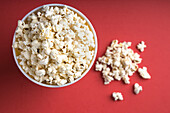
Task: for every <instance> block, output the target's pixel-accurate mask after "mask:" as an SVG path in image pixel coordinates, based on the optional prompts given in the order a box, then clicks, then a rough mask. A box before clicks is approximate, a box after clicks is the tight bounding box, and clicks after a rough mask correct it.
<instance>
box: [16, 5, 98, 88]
mask: <svg viewBox="0 0 170 113" xmlns="http://www.w3.org/2000/svg"><path fill="white" fill-rule="evenodd" d="M46 5H47V6H58V7H64V6H67V5H64V4H46ZM42 7H43V6H40V7H37V8H35V9H33V10H32V11H30V12H29V13H28V14H26V15H25V16H24V18H23V19H22V21H25V19H26V18H27V17H28V16H29V15H30V14H31V13H33V12H36V11H37V10H39V9H41V8H42ZM67 7H68V8H69V9H71V10H72V11H74V12H76V13H77V14H78V15H80V16H81V17H82V18H83V19H85V20H86V21H87V23H88V25H89V27H90V29H91V31H92V32H93V35H94V40H95V53H94V56H93V59H92V61H91V63H90V65H89V67H88V69H87V70H85V72H84V73H83V74H82V76H81V77H79V78H77V79H76V80H74V82H71V83H67V84H64V85H61V86H58V85H48V84H44V83H40V82H38V81H36V80H34V79H33V78H31V77H30V76H29V75H28V74H26V73H25V72H24V70H23V69H22V68H21V66H20V65H19V63H18V60H17V58H16V53H15V48H13V56H14V59H15V62H16V64H17V66H18V68H19V69H20V71H21V72H22V73H23V74H24V75H25V76H26V77H27V78H28V79H29V80H31V81H32V82H34V83H36V84H38V85H40V86H44V87H50V88H58V87H65V86H68V85H71V84H74V83H75V82H77V81H79V80H80V79H81V78H83V77H84V76H85V75H86V74H87V72H88V71H89V70H90V69H91V67H92V65H93V63H94V60H95V58H96V54H97V46H98V45H97V36H96V32H95V30H94V28H93V26H92V24H91V22H90V21H89V20H88V19H87V17H86V16H85V15H84V14H82V13H81V12H80V11H78V10H77V9H75V8H73V7H71V6H67ZM14 42H15V33H14V36H13V43H14Z"/></svg>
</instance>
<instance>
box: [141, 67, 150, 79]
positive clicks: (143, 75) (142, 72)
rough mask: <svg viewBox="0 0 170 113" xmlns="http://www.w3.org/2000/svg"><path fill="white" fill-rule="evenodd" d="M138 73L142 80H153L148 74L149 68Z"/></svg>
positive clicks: (144, 68)
mask: <svg viewBox="0 0 170 113" xmlns="http://www.w3.org/2000/svg"><path fill="white" fill-rule="evenodd" d="M138 72H139V74H140V76H141V77H142V78H144V79H151V76H150V74H149V73H148V72H147V67H143V69H142V68H139V69H138Z"/></svg>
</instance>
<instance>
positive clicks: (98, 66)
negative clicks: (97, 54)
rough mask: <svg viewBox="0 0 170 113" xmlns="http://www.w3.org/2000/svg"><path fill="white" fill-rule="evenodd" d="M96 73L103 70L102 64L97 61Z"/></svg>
mask: <svg viewBox="0 0 170 113" xmlns="http://www.w3.org/2000/svg"><path fill="white" fill-rule="evenodd" d="M95 66H96V71H102V68H103V65H102V64H99V62H98V61H97V62H96V65H95Z"/></svg>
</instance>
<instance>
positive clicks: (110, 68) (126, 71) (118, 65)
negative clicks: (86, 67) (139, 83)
mask: <svg viewBox="0 0 170 113" xmlns="http://www.w3.org/2000/svg"><path fill="white" fill-rule="evenodd" d="M130 46H131V42H122V43H118V40H113V41H112V43H111V46H108V47H107V50H106V53H105V55H104V56H102V57H99V58H98V61H97V62H96V65H95V67H96V71H102V74H103V78H104V84H109V83H110V82H111V81H113V80H114V79H116V80H118V81H120V80H123V81H124V83H125V84H130V78H129V76H132V75H133V73H134V72H135V71H136V70H137V69H138V64H140V63H141V61H142V59H141V58H140V55H139V54H138V53H135V52H134V51H133V50H132V49H130V48H129V47H130Z"/></svg>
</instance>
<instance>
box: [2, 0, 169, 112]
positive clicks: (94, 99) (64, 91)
mask: <svg viewBox="0 0 170 113" xmlns="http://www.w3.org/2000/svg"><path fill="white" fill-rule="evenodd" d="M46 3H64V4H67V5H70V6H73V7H75V8H77V9H78V10H80V11H81V12H82V13H84V14H85V15H86V16H87V17H88V18H89V20H90V21H91V22H92V24H93V25H94V28H95V30H96V32H97V36H98V44H99V47H98V54H97V57H99V56H101V55H102V54H103V53H104V51H105V49H106V46H108V45H109V44H110V42H111V41H112V40H113V39H118V40H120V41H131V42H132V43H133V44H132V48H133V49H134V50H135V51H137V50H136V48H135V46H136V44H137V43H138V42H140V41H141V40H144V41H145V42H146V44H147V46H148V47H147V48H146V50H145V51H144V52H143V53H141V56H142V58H143V62H142V63H141V65H140V66H147V67H148V70H149V73H150V74H151V75H152V79H151V80H143V79H141V78H140V77H139V76H138V74H137V73H136V74H134V75H133V76H132V77H131V84H130V85H125V84H123V83H122V82H117V81H114V82H112V83H111V84H109V85H107V86H105V85H103V80H102V77H101V74H100V73H99V72H95V71H94V66H93V67H92V69H91V70H90V71H89V73H88V74H87V75H86V76H85V77H84V78H83V79H81V80H80V81H79V82H77V83H75V84H73V85H71V86H68V87H65V88H58V89H50V88H44V87H41V86H38V85H36V84H34V83H32V82H31V81H29V80H28V79H26V77H24V75H23V74H22V73H21V72H20V71H19V69H18V68H17V66H16V64H15V62H14V59H13V56H12V49H11V43H12V38H13V33H14V31H15V28H16V26H17V20H19V19H22V17H23V16H24V15H25V14H26V13H28V12H29V11H30V10H32V9H34V8H36V7H38V6H40V5H43V4H46ZM0 7H1V12H0V14H1V21H0V25H1V27H0V32H1V41H0V49H1V55H0V69H1V74H0V76H1V82H0V91H1V93H0V113H170V107H169V105H170V97H169V96H170V84H169V80H170V74H169V70H170V69H169V68H170V66H169V62H170V59H169V57H170V51H169V50H170V48H169V47H170V44H169V41H170V1H163V0H160V1H158V0H157V1H156V0H155V1H154V0H151V1H148V0H146V1H144V0H142V1H130V0H126V1H114V0H110V1H109V0H103V1H98V0H96V1H92V0H86V1H73V0H67V1H66V0H65V1H64V0H58V1H50V0H36V1H35V0H27V1H25V0H18V1H15V0H1V1H0ZM135 82H138V83H139V84H141V85H142V86H143V89H144V90H143V91H142V92H141V93H140V94H139V95H134V94H133V92H132V85H133V84H134V83H135ZM113 91H121V92H122V93H123V95H124V100H123V101H121V102H114V101H113V100H112V98H111V93H112V92H113Z"/></svg>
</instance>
